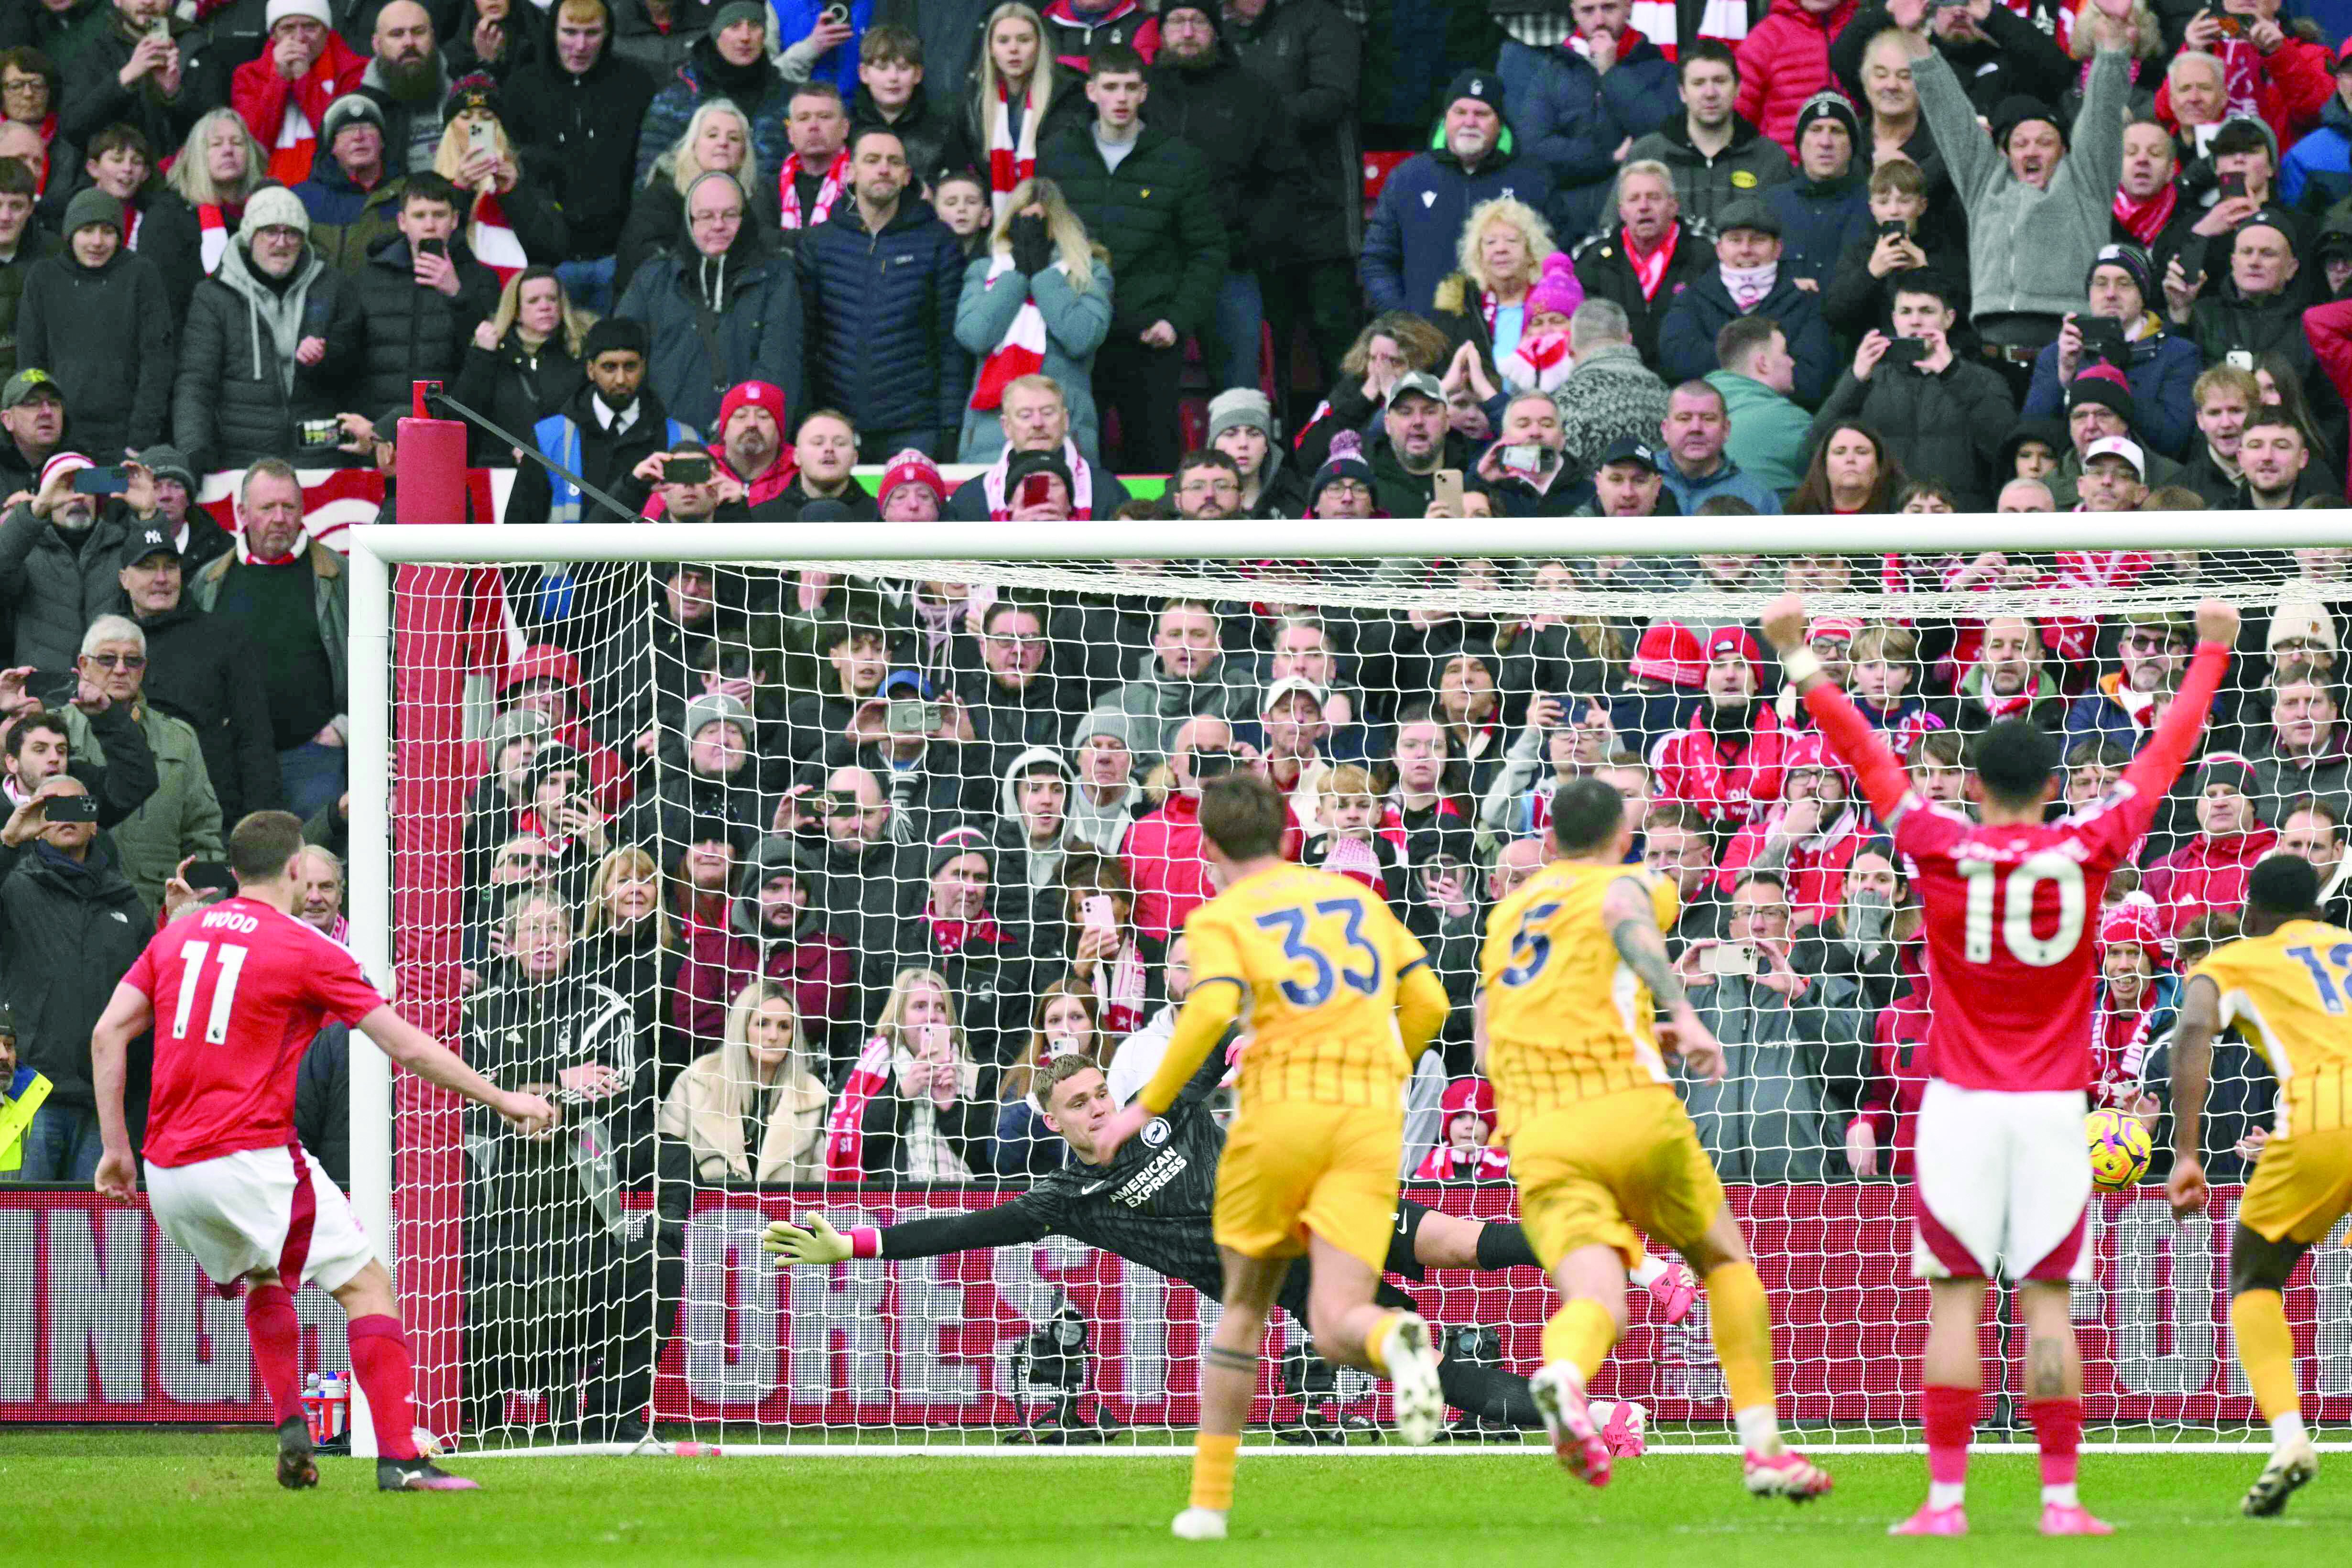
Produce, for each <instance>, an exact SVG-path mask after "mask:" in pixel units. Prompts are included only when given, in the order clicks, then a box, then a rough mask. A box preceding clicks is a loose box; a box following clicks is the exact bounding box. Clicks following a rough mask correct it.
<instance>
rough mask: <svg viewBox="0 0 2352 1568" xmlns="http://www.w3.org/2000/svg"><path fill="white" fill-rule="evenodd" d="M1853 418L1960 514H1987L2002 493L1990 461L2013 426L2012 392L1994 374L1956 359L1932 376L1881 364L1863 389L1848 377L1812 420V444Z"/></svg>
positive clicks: (1863, 383) (1839, 382)
mask: <svg viewBox="0 0 2352 1568" xmlns="http://www.w3.org/2000/svg"><path fill="white" fill-rule="evenodd" d="M1853 418H1859V419H1861V420H1863V421H1864V423H1866V424H1868V425H1869V426H1870V427H1871V428H1872V429H1874V430H1875V431H1877V432H1878V433H1879V434H1880V435H1881V436H1883V437H1885V440H1886V445H1887V447H1888V448H1889V449H1890V450H1892V451H1893V452H1894V453H1895V456H1896V457H1897V458H1901V459H1902V461H1903V468H1904V471H1905V472H1906V473H1912V474H1930V475H1933V476H1934V477H1936V478H1937V479H1941V480H1943V481H1944V483H1946V484H1948V485H1949V486H1951V487H1952V499H1953V501H1954V502H1955V503H1956V504H1957V505H1958V506H1959V507H1960V508H1961V509H1962V510H1976V511H1990V510H1992V503H1993V499H1994V497H1995V496H1996V495H1998V494H1999V493H2000V484H1999V483H1998V482H1996V478H1997V476H1996V475H1995V472H1994V468H1993V459H1994V458H1997V457H1998V456H1999V455H2000V444H2001V439H2002V437H2005V436H2007V435H2008V434H2009V430H2010V426H2012V425H2014V424H2016V423H2017V409H2016V406H2015V405H2013V404H2011V402H2010V400H2009V384H2008V383H2007V382H2005V381H2003V380H2002V379H2001V378H2000V374H1998V373H1996V372H1994V371H1992V370H1990V369H1988V368H1987V367H1985V366H1984V365H1981V364H1979V363H1976V362H1975V361H1973V360H1968V359H1961V358H1958V357H1955V358H1954V360H1953V362H1952V363H1951V364H1950V365H1948V366H1947V367H1946V368H1945V369H1944V371H1943V372H1942V373H1941V374H1937V375H1922V374H1919V372H1918V371H1917V370H1916V369H1915V368H1914V367H1912V366H1909V365H1898V364H1890V363H1887V362H1886V361H1885V360H1881V361H1879V362H1878V363H1877V365H1876V366H1875V367H1874V369H1873V370H1872V371H1871V374H1870V379H1869V380H1868V381H1856V380H1854V378H1853V371H1851V370H1848V371H1846V372H1844V373H1843V374H1841V375H1840V376H1839V377H1838V380H1837V385H1836V387H1835V388H1833V389H1832V391H1831V393H1830V395H1829V398H1828V400H1827V401H1826V402H1824V403H1823V404H1822V411H1821V413H1820V414H1819V415H1817V416H1814V419H1813V436H1814V438H1815V439H1816V440H1825V439H1827V438H1828V436H1829V433H1830V430H1831V428H1832V426H1834V425H1836V424H1837V422H1838V421H1840V420H1842V419H1853Z"/></svg>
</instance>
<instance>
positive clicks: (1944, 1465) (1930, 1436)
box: [1919, 1383, 1981, 1508]
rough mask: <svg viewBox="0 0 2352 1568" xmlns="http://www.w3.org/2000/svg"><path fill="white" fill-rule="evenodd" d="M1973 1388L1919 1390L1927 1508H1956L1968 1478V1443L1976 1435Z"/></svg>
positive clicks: (1930, 1386) (1934, 1385)
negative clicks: (1925, 1455)
mask: <svg viewBox="0 0 2352 1568" xmlns="http://www.w3.org/2000/svg"><path fill="white" fill-rule="evenodd" d="M1980 1397H1981V1395H1979V1393H1978V1391H1977V1390H1975V1389H1973V1388H1953V1387H1950V1386H1949V1385H1948V1384H1939V1383H1931V1384H1927V1387H1926V1388H1924V1389H1922V1390H1920V1400H1919V1403H1920V1407H1921V1408H1920V1415H1921V1419H1922V1420H1923V1422H1924V1423H1925V1424H1926V1426H1927V1483H1928V1485H1927V1506H1928V1507H1929V1508H1956V1507H1958V1505H1959V1502H1960V1500H1961V1499H1962V1497H1963V1496H1964V1495H1965V1491H1966V1488H1967V1486H1968V1479H1969V1439H1970V1438H1971V1437H1973V1436H1975V1435H1976V1426H1977V1402H1978V1400H1979V1398H1980Z"/></svg>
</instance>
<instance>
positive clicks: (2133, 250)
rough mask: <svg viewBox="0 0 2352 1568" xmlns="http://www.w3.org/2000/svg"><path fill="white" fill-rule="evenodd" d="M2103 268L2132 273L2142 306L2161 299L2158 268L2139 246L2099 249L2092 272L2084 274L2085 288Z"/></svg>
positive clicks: (2094, 258) (2113, 246)
mask: <svg viewBox="0 0 2352 1568" xmlns="http://www.w3.org/2000/svg"><path fill="white" fill-rule="evenodd" d="M2102 267H2120V268H2123V269H2124V270H2125V271H2126V272H2128V273H2130V274H2131V280H2132V283H2133V285H2134V286H2135V287H2137V289H2139V297H2140V302H2141V303H2142V304H2146V303H2147V302H2148V301H2149V300H2155V299H2158V298H2159V297H2160V296H2159V295H2158V292H2157V288H2156V267H2155V265H2154V263H2152V262H2150V261H2149V260H2148V257H2147V251H2145V250H2142V249H2141V248H2140V247H2138V246H2137V245H2120V244H2118V245H2103V246H2101V247H2099V254H2098V255H2096V256H2095V257H2093V258H2091V270H2090V271H2089V272H2085V273H2084V274H2083V282H2084V287H2086V288H2087V287H2088V286H2089V284H2090V281H2091V277H2092V274H2093V273H2095V272H2097V271H2098V269H2099V268H2102Z"/></svg>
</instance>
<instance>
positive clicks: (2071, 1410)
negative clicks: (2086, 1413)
mask: <svg viewBox="0 0 2352 1568" xmlns="http://www.w3.org/2000/svg"><path fill="white" fill-rule="evenodd" d="M2025 1414H2026V1415H2027V1416H2028V1417H2029V1418H2030V1419H2031V1420H2032V1423H2033V1436H2034V1438H2035V1439H2036V1441H2038V1442H2039V1443H2040V1444H2041V1446H2042V1501H2043V1502H2044V1503H2045V1504H2046V1503H2057V1504H2059V1505H2061V1506H2062V1507H2065V1508H2075V1507H2079V1506H2080V1503H2079V1500H2077V1498H2076V1497H2075V1494H2074V1474H2075V1468H2076V1467H2077V1466H2078V1465H2080V1464H2081V1462H2082V1448H2083V1402H2082V1400H2081V1399H2080V1398H2079V1397H2077V1398H2061V1399H2029V1400H2027V1401H2026V1402H2025Z"/></svg>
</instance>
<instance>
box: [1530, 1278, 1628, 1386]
mask: <svg viewBox="0 0 2352 1568" xmlns="http://www.w3.org/2000/svg"><path fill="white" fill-rule="evenodd" d="M1616 1342H1617V1320H1616V1319H1614V1318H1612V1317H1611V1316H1610V1315H1609V1309H1608V1308H1606V1307H1604V1306H1602V1305H1601V1303H1600V1302H1598V1301H1595V1300H1590V1299H1588V1298H1585V1297H1581V1296H1579V1297H1574V1298H1571V1299H1570V1300H1566V1301H1563V1302H1561V1303H1560V1308H1559V1311H1557V1312H1554V1313H1553V1314H1552V1315H1551V1321H1549V1322H1548V1323H1546V1324H1545V1325H1544V1328H1543V1358H1544V1362H1545V1363H1546V1364H1547V1365H1549V1363H1552V1362H1556V1361H1564V1362H1567V1363H1569V1364H1570V1365H1571V1366H1573V1367H1575V1368H1576V1371H1577V1374H1578V1375H1579V1376H1580V1377H1582V1378H1583V1379H1584V1381H1585V1382H1587V1383H1590V1382H1591V1381H1592V1374H1593V1373H1597V1372H1599V1371H1600V1370H1601V1363H1602V1362H1603V1361H1605V1360H1606V1359H1608V1355H1609V1347H1610V1346H1612V1345H1613V1344H1615V1343H1616Z"/></svg>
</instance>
